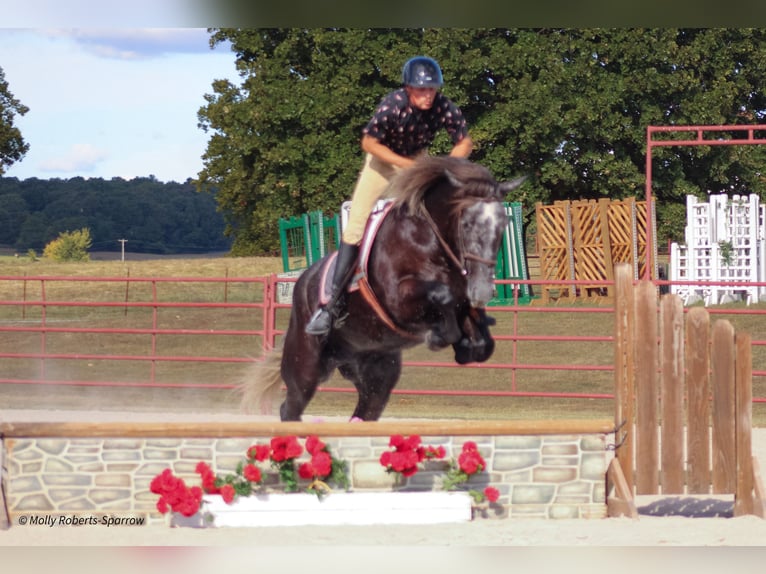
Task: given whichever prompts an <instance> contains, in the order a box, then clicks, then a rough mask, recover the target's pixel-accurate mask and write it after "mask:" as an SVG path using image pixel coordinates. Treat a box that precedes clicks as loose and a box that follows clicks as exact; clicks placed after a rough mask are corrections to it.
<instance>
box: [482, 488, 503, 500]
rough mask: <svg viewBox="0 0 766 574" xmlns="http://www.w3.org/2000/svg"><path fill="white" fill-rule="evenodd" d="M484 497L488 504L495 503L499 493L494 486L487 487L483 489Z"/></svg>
mask: <svg viewBox="0 0 766 574" xmlns="http://www.w3.org/2000/svg"><path fill="white" fill-rule="evenodd" d="M484 496H485V497H486V498H487V500H488V501H489V502H497V499H498V498H500V491H499V490H498V489H496V488H495V487H494V486H488V487H487V488H485V489H484Z"/></svg>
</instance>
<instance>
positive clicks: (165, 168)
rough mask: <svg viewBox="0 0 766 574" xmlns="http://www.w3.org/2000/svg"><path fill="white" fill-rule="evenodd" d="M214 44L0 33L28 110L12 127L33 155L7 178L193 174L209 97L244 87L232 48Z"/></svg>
mask: <svg viewBox="0 0 766 574" xmlns="http://www.w3.org/2000/svg"><path fill="white" fill-rule="evenodd" d="M160 4H161V3H160ZM209 38H210V35H209V33H208V32H207V31H206V30H205V29H204V28H179V27H171V28H161V27H144V28H128V27H119V28H116V27H103V28H101V27H85V28H70V27H18V28H0V68H2V69H3V71H4V73H5V80H6V82H7V83H8V88H9V90H10V92H11V93H12V94H13V96H14V97H15V98H16V99H18V100H19V101H20V102H21V103H22V104H24V105H25V106H27V107H28V108H29V112H27V114H26V115H24V116H19V115H16V116H15V118H14V124H15V125H16V127H18V128H19V129H20V130H21V133H22V137H23V138H24V140H25V141H26V143H28V144H29V146H30V149H29V151H28V152H27V154H26V156H25V157H24V158H23V159H22V160H21V161H19V162H17V163H15V164H13V165H12V166H11V167H10V168H8V169H7V171H6V173H5V176H6V177H17V178H19V179H27V178H30V177H36V178H40V179H51V178H61V179H69V178H72V177H78V176H80V177H84V178H91V177H100V178H104V179H111V178H113V177H121V178H124V179H132V178H134V177H149V176H154V177H155V178H157V179H158V180H160V181H165V182H167V181H176V182H184V181H186V180H187V178H195V177H197V174H198V173H199V172H200V170H201V169H202V168H203V163H202V159H201V156H202V155H203V153H204V152H205V150H206V148H207V142H208V138H209V134H206V133H205V132H203V131H202V129H200V128H199V127H198V126H197V112H198V111H199V109H200V108H201V107H203V106H204V105H205V100H204V95H205V94H212V93H213V89H212V83H213V81H214V80H216V79H229V80H231V81H232V82H234V83H235V84H240V83H241V78H239V76H238V75H237V73H236V71H235V55H234V54H233V53H232V52H231V51H230V48H229V46H228V45H219V46H217V47H216V48H215V49H211V48H210V46H209V43H208V41H209Z"/></svg>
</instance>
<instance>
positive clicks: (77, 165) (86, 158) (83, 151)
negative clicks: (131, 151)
mask: <svg viewBox="0 0 766 574" xmlns="http://www.w3.org/2000/svg"><path fill="white" fill-rule="evenodd" d="M108 157H109V154H108V153H107V152H106V151H104V150H101V149H98V148H97V147H95V146H92V145H90V144H74V145H72V147H70V148H69V151H67V153H65V154H64V155H62V156H59V157H51V158H48V159H46V160H44V161H42V162H41V163H40V170H41V171H45V172H63V173H76V172H92V171H94V170H95V168H96V166H97V165H98V164H99V163H100V162H101V161H103V160H105V159H106V158H108Z"/></svg>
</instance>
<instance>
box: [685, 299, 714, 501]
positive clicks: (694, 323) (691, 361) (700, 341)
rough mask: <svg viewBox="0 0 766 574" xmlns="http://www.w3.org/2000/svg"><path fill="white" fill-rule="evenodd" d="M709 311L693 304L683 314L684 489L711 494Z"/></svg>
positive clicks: (690, 492)
mask: <svg viewBox="0 0 766 574" xmlns="http://www.w3.org/2000/svg"><path fill="white" fill-rule="evenodd" d="M709 379H710V314H709V313H708V312H707V309H705V308H704V307H692V308H691V309H689V312H688V313H687V314H686V394H687V401H688V423H687V429H686V451H687V455H686V456H687V476H686V482H687V489H688V492H689V494H708V493H710V383H709Z"/></svg>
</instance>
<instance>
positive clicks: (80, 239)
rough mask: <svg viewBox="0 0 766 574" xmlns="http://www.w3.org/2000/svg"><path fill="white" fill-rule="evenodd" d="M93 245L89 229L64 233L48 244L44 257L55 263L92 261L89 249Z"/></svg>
mask: <svg viewBox="0 0 766 574" xmlns="http://www.w3.org/2000/svg"><path fill="white" fill-rule="evenodd" d="M91 244H92V241H91V238H90V230H89V229H88V228H87V227H84V228H83V229H78V230H76V231H64V232H63V233H61V234H60V235H59V236H58V237H57V238H56V239H54V240H53V241H51V242H50V243H48V245H46V246H45V250H44V251H43V257H46V258H48V259H52V260H53V261H90V254H89V253H88V249H90V246H91Z"/></svg>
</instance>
